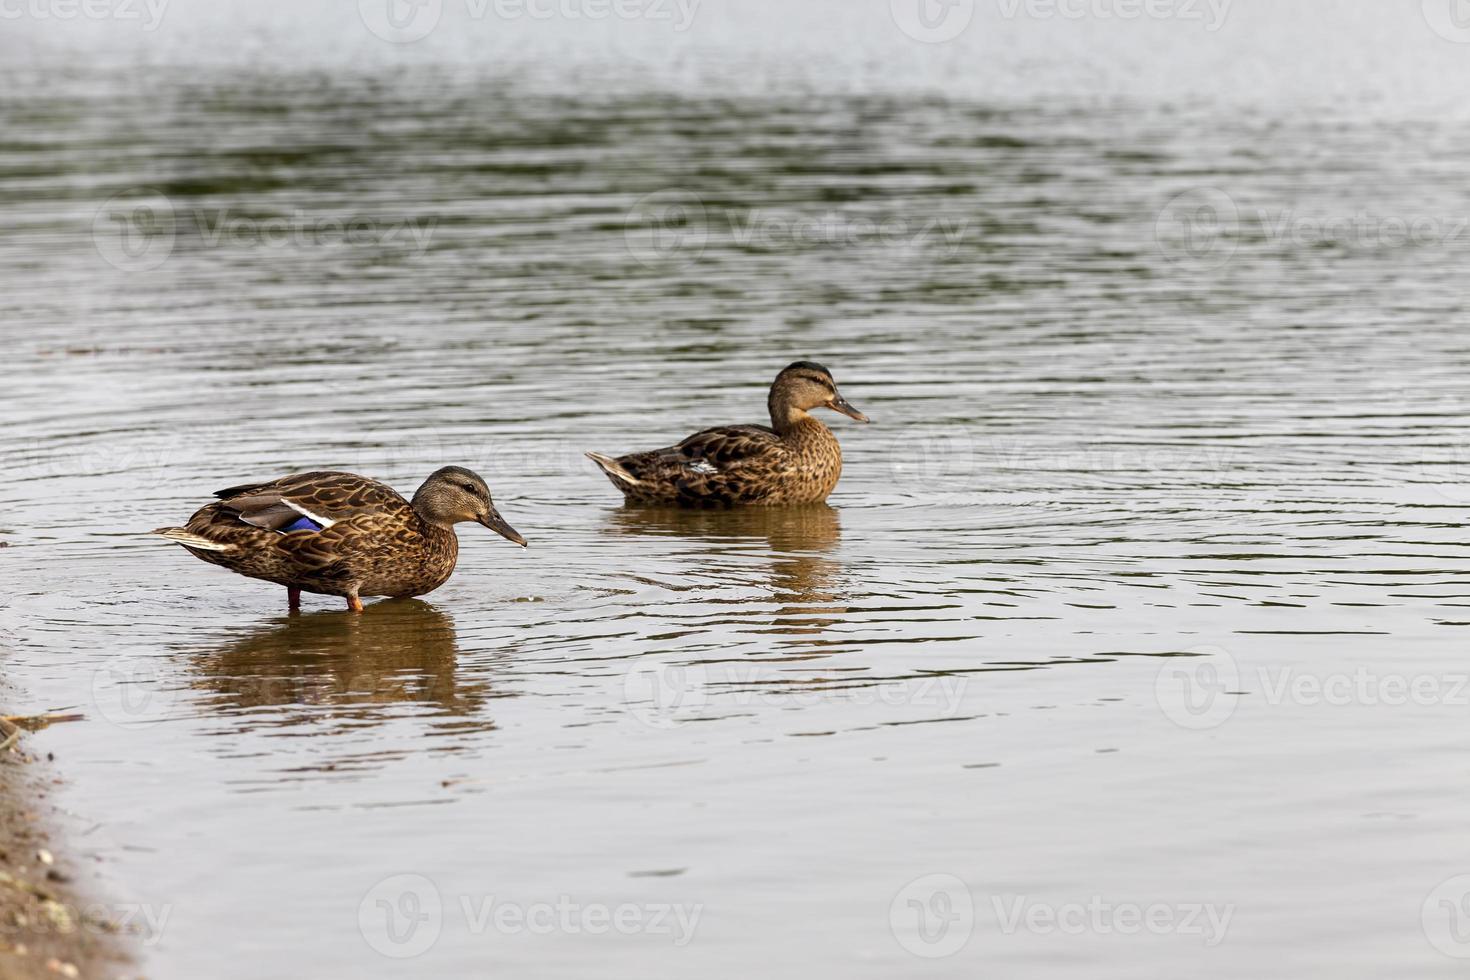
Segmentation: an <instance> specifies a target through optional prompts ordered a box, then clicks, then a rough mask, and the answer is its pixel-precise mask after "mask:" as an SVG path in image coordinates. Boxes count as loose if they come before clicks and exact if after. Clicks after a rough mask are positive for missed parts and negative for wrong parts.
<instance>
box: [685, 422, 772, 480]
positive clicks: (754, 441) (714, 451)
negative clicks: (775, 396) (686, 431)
mask: <svg viewBox="0 0 1470 980" xmlns="http://www.w3.org/2000/svg"><path fill="white" fill-rule="evenodd" d="M781 448H782V447H781V437H780V436H778V435H776V430H775V429H772V428H769V427H768V426H764V425H722V426H718V427H716V428H713V429H705V430H704V431H703V432H696V433H694V435H692V436H690V437H689V438H688V439H685V440H684V441H683V442H681V443H679V444H678V445H677V446H673V447H671V448H669V449H666V450H664V451H663V452H664V453H667V454H671V455H677V456H683V457H684V458H685V459H686V460H688V463H689V465H691V466H693V467H694V468H695V469H696V470H698V469H700V468H701V467H700V466H699V464H700V463H704V464H706V465H707V466H711V467H714V468H715V469H719V470H723V469H727V468H728V467H730V466H733V465H735V464H738V463H741V462H744V461H746V460H749V459H752V458H758V457H767V456H770V455H771V454H772V453H775V452H778V451H779V450H780V449H781Z"/></svg>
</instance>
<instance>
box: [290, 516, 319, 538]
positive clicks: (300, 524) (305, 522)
mask: <svg viewBox="0 0 1470 980" xmlns="http://www.w3.org/2000/svg"><path fill="white" fill-rule="evenodd" d="M321 529H322V526H321V525H320V524H318V523H317V522H316V521H314V520H312V519H311V518H310V517H298V518H296V520H295V521H294V522H293V523H291V524H288V525H287V526H286V527H283V528H281V533H282V534H289V533H291V532H292V531H320V530H321Z"/></svg>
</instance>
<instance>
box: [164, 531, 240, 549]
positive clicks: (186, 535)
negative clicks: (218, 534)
mask: <svg viewBox="0 0 1470 980" xmlns="http://www.w3.org/2000/svg"><path fill="white" fill-rule="evenodd" d="M148 533H149V534H157V535H159V536H160V537H164V538H168V539H169V540H170V541H173V542H175V543H177V544H181V545H183V546H184V547H186V548H197V549H198V550H200V551H234V550H235V546H234V545H232V544H220V543H219V542H218V541H211V540H209V539H208V538H206V537H204V536H203V535H199V534H195V533H194V532H193V531H186V530H184V529H183V528H181V527H160V528H155V529H154V530H152V531H149V532H148Z"/></svg>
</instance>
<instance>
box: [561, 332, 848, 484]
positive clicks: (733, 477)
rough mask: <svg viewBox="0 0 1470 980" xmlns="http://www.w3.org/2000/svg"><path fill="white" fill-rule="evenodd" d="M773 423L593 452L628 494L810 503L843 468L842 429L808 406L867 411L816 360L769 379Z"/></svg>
mask: <svg viewBox="0 0 1470 980" xmlns="http://www.w3.org/2000/svg"><path fill="white" fill-rule="evenodd" d="M767 407H768V408H769V409H770V413H771V424H770V426H769V427H767V426H764V425H727V426H720V427H718V428H714V429H705V430H704V431H703V432H696V433H695V434H694V435H692V436H690V437H689V438H688V439H685V440H684V441H683V442H681V443H679V444H678V445H677V446H670V447H669V448H667V449H655V450H653V451H652V452H642V453H632V454H630V455H627V456H620V457H617V458H614V457H612V456H607V455H604V454H603V453H588V454H587V455H588V457H589V458H591V459H592V461H593V462H595V463H596V464H597V465H598V466H600V467H601V468H602V471H603V472H604V473H606V474H607V477H608V479H609V480H611V481H612V483H613V486H615V487H617V488H618V489H619V490H621V491H622V492H623V495H624V496H625V497H626V498H627V499H628V500H631V501H636V502H638V503H650V504H678V505H683V506H729V505H733V504H768V505H772V504H812V503H820V502H821V501H823V500H826V499H827V495H828V494H829V493H831V492H832V488H833V487H835V486H837V480H838V479H839V478H840V477H841V476H842V447H841V446H839V445H838V444H837V437H836V436H834V435H833V434H832V431H831V430H830V429H828V428H827V427H826V426H825V425H823V424H822V423H821V422H819V421H817V420H816V419H815V418H814V417H813V416H812V415H811V414H810V412H811V410H812V409H816V408H830V409H832V411H834V412H840V413H842V414H843V415H846V416H847V417H848V418H852V419H856V420H857V421H859V422H866V421H868V417H867V416H866V415H864V414H863V413H862V412H859V411H858V410H857V409H856V408H853V407H852V405H851V404H849V403H848V401H847V399H845V398H843V397H842V395H840V394H839V393H838V391H837V383H836V382H835V381H834V380H833V379H832V372H831V371H828V370H827V369H826V368H825V367H823V366H822V365H820V364H817V363H815V362H813V361H797V362H796V363H795V364H792V365H789V366H788V367H787V368H786V369H785V370H783V371H782V372H781V373H780V374H779V375H777V376H776V381H775V383H774V384H772V385H771V393H770V397H769V399H768V400H767Z"/></svg>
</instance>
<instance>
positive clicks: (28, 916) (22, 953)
mask: <svg viewBox="0 0 1470 980" xmlns="http://www.w3.org/2000/svg"><path fill="white" fill-rule="evenodd" d="M0 729H3V731H0V743H3V742H5V741H7V740H9V738H10V737H11V736H17V737H16V738H15V741H14V742H13V744H12V745H10V746H9V747H7V748H6V749H5V750H4V751H3V752H0V977H3V978H5V980H33V978H46V980H56V978H57V977H80V978H123V977H131V976H136V975H137V974H136V969H135V966H134V964H133V962H132V960H131V959H130V957H129V954H128V949H129V946H130V944H131V940H130V937H129V936H128V935H126V933H127V931H128V930H127V927H126V926H124V925H123V924H122V921H123V919H124V918H125V913H124V912H123V910H121V909H118V908H115V907H112V906H109V905H107V904H106V903H105V902H104V901H102V900H101V899H99V897H98V896H97V895H96V894H94V893H93V891H94V889H93V888H92V887H91V885H92V882H93V880H94V878H95V876H96V869H95V861H94V859H91V858H88V857H85V856H82V855H79V854H74V853H73V852H71V851H70V850H69V848H68V847H67V842H66V840H65V839H64V837H63V836H62V835H61V834H60V832H59V830H58V828H59V827H61V826H62V825H63V823H64V820H63V817H62V814H61V813H60V812H59V811H58V809H57V808H56V807H55V806H54V805H53V804H52V803H51V802H50V794H51V790H52V788H53V787H54V786H55V785H56V784H57V783H58V782H59V780H58V779H57V778H56V776H55V773H54V772H53V770H52V764H51V760H50V759H49V758H48V757H46V756H41V757H39V758H38V757H35V756H34V755H33V754H32V750H31V749H30V748H29V746H28V745H27V744H26V743H27V741H28V738H29V734H28V733H27V732H24V731H20V732H16V730H15V728H14V726H12V725H10V724H9V723H8V722H6V723H4V724H0Z"/></svg>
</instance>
